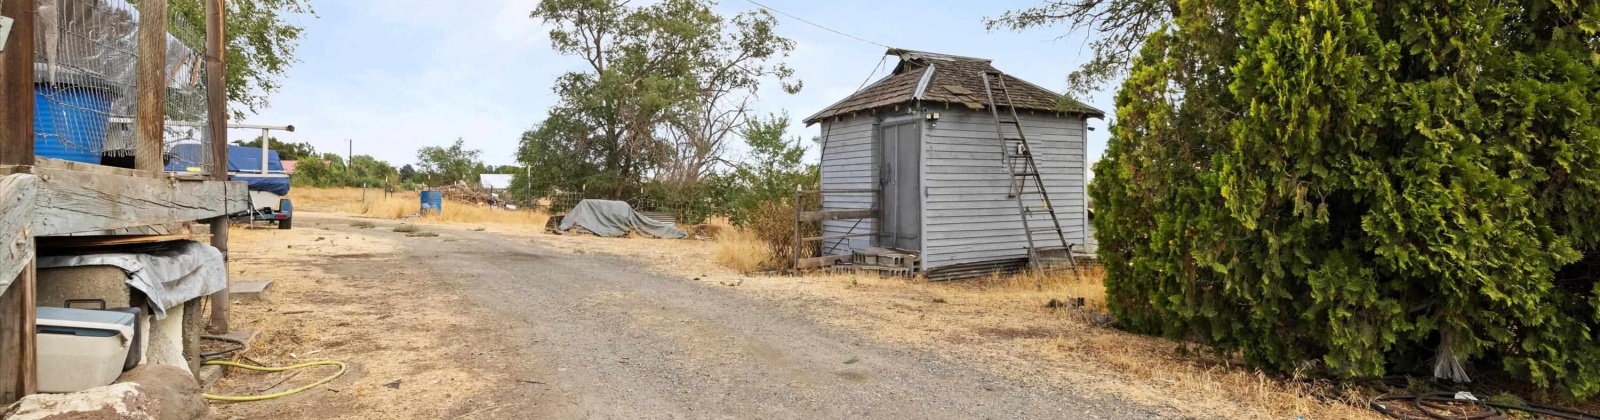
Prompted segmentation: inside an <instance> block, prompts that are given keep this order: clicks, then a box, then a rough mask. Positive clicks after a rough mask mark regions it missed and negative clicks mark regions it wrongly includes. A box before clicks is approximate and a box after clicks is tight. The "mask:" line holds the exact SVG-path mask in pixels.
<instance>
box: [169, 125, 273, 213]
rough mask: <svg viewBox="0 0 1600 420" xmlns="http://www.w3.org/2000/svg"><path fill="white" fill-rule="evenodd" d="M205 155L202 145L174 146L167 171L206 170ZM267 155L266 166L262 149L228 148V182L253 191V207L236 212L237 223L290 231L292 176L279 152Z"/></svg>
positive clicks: (270, 151) (231, 146)
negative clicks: (270, 225)
mask: <svg viewBox="0 0 1600 420" xmlns="http://www.w3.org/2000/svg"><path fill="white" fill-rule="evenodd" d="M202 153H204V148H203V147H202V146H201V145H200V144H199V143H180V144H177V145H173V146H172V151H171V159H170V160H168V162H167V168H166V169H167V172H200V171H202V169H201V165H202V163H201V162H203V158H202V156H201V154H202ZM266 156H267V159H266V162H265V163H266V165H265V166H263V165H262V160H261V148H259V147H245V146H234V145H229V146H228V179H229V180H232V181H243V182H244V183H245V185H248V186H249V188H250V208H248V209H242V210H241V211H239V212H238V213H234V214H233V220H234V221H264V222H270V223H274V224H277V226H278V229H289V228H291V227H293V226H294V203H293V202H291V201H290V200H289V198H288V195H289V174H288V173H287V172H284V170H283V161H282V160H280V159H279V158H278V152H276V151H272V150H268V151H267V155H266ZM263 168H264V169H263ZM273 205H277V208H273V207H272V206H273Z"/></svg>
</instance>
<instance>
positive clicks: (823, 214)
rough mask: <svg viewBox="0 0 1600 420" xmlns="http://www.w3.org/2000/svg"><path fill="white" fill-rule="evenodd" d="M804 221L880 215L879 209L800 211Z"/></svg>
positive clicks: (800, 218) (866, 217) (800, 216)
mask: <svg viewBox="0 0 1600 420" xmlns="http://www.w3.org/2000/svg"><path fill="white" fill-rule="evenodd" d="M797 217H798V218H799V220H800V221H802V222H820V221H824V220H849V219H872V218H876V217H878V211H877V210H871V209H868V210H823V211H807V212H800V213H799V215H798V216H797Z"/></svg>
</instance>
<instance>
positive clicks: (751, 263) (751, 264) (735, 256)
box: [716, 228, 772, 274]
mask: <svg viewBox="0 0 1600 420" xmlns="http://www.w3.org/2000/svg"><path fill="white" fill-rule="evenodd" d="M716 241H717V242H716V255H717V264H721V265H722V266H723V267H728V268H731V269H733V270H735V271H738V272H740V273H745V274H749V273H753V272H756V271H760V270H761V269H762V267H764V266H767V265H769V264H770V263H771V262H772V250H771V249H769V248H768V247H767V244H766V242H763V241H762V240H761V238H758V237H756V235H755V234H753V233H750V232H747V231H745V230H743V229H736V228H724V229H722V230H721V231H720V233H718V235H717V237H716Z"/></svg>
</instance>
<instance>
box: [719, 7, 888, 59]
mask: <svg viewBox="0 0 1600 420" xmlns="http://www.w3.org/2000/svg"><path fill="white" fill-rule="evenodd" d="M744 1H747V2H750V4H754V5H756V7H760V8H762V9H767V11H770V12H772V13H777V14H780V15H784V16H788V17H789V18H790V19H794V20H798V21H800V22H802V23H805V24H807V25H811V26H815V27H817V28H820V29H822V30H824V31H828V32H833V33H836V34H839V35H842V36H844V37H847V38H850V39H854V40H857V41H861V42H865V43H868V44H872V45H877V46H880V47H884V48H893V47H890V46H888V45H883V44H879V43H876V42H872V41H868V40H866V39H865V38H862V37H859V36H855V35H851V34H847V33H844V32H839V31H838V30H835V29H833V28H829V27H826V26H822V25H818V24H816V23H813V22H811V21H809V20H805V19H801V18H800V17H799V16H795V15H791V14H788V13H784V12H783V11H782V10H778V9H774V8H771V7H768V6H767V5H765V4H761V3H756V1H755V0H744Z"/></svg>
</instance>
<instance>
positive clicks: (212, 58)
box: [205, 0, 267, 334]
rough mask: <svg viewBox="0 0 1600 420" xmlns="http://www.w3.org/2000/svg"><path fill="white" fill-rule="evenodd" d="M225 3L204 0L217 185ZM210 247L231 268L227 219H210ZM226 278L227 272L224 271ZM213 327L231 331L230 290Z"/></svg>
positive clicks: (220, 177)
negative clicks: (219, 252)
mask: <svg viewBox="0 0 1600 420" xmlns="http://www.w3.org/2000/svg"><path fill="white" fill-rule="evenodd" d="M223 1H224V0H205V2H206V81H205V82H206V114H207V115H206V120H207V121H206V122H207V123H209V126H208V127H206V130H207V133H210V138H211V162H212V169H211V179H212V180H216V181H227V180H228V96H227V87H226V85H224V84H223V76H224V73H225V70H223V69H224V68H226V67H225V66H224V60H226V59H227V56H226V54H224V53H223V51H224V49H225V48H227V47H226V46H225V45H224V41H223V39H224V38H223V32H222V31H223V26H222V21H223V17H222V14H223V9H222V2H223ZM261 141H262V143H261V147H262V148H266V147H267V144H266V139H262V140H261ZM211 246H213V247H216V248H217V250H218V251H222V264H223V266H224V267H226V266H227V264H228V215H222V216H218V217H216V218H214V219H211ZM223 275H227V270H224V271H223ZM210 299H211V326H210V328H209V329H210V331H211V332H212V333H215V334H227V333H228V332H230V331H232V329H231V326H230V325H228V312H230V311H231V310H232V309H233V297H231V296H229V295H228V288H226V287H224V288H222V290H219V291H217V292H216V293H212V294H211V297H210Z"/></svg>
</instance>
